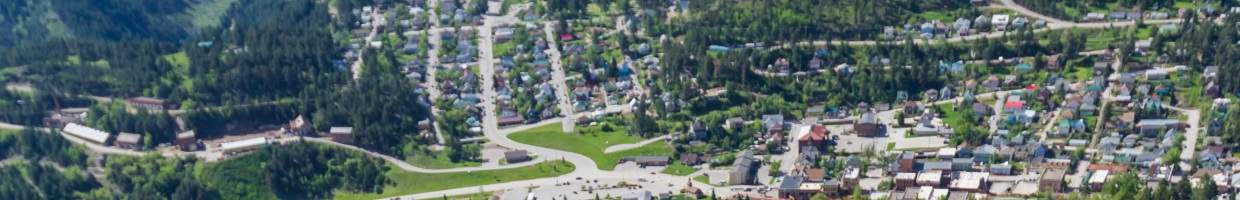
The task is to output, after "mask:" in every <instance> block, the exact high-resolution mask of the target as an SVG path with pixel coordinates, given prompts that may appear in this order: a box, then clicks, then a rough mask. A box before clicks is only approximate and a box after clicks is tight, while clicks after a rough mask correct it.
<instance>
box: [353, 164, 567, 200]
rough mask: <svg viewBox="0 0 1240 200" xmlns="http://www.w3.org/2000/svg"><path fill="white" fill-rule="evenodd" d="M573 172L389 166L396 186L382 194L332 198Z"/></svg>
mask: <svg viewBox="0 0 1240 200" xmlns="http://www.w3.org/2000/svg"><path fill="white" fill-rule="evenodd" d="M574 169H576V168H575V167H574V166H573V164H572V163H568V162H565V161H551V162H544V163H539V164H536V165H533V166H527V167H521V168H513V169H502V170H491V171H476V172H458V173H439V174H426V173H416V172H407V171H404V170H401V169H400V168H397V167H391V169H390V170H388V172H387V175H388V177H391V178H392V180H394V181H395V182H396V184H395V185H390V186H387V187H386V188H384V189H383V193H382V194H375V193H350V192H345V191H338V192H336V197H335V198H334V199H380V198H388V197H393V196H398V195H407V194H417V193H421V192H430V191H438V190H445V189H452V188H460V187H469V186H477V185H485V184H493V183H503V182H512V181H519V180H529V179H536V178H545V177H554V176H559V175H563V174H568V173H569V172H572V171H573V170H574Z"/></svg>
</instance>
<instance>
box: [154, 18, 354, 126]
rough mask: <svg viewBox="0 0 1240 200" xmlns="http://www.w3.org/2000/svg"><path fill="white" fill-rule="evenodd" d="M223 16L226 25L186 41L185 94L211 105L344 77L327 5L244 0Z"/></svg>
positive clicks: (265, 97) (326, 84) (287, 93)
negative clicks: (186, 79) (187, 62)
mask: <svg viewBox="0 0 1240 200" xmlns="http://www.w3.org/2000/svg"><path fill="white" fill-rule="evenodd" d="M225 19H229V20H228V21H226V22H224V23H223V24H222V25H221V26H222V27H229V28H226V29H224V28H221V29H218V30H217V32H205V33H203V34H202V35H203V36H201V37H195V38H193V39H191V41H194V42H193V43H187V44H185V47H184V50H185V52H186V53H187V55H188V57H189V60H190V62H189V69H188V77H190V82H191V85H192V87H189V89H187V90H185V91H184V93H185V95H186V97H187V98H186V99H192V100H194V101H196V102H200V103H203V104H209V105H216V104H223V103H237V104H240V103H248V102H255V101H269V100H275V99H278V98H282V97H292V96H297V95H299V94H301V92H303V91H304V90H305V89H307V88H308V87H311V86H315V88H317V89H327V88H330V86H332V85H338V84H341V83H344V81H345V80H347V77H348V76H347V74H348V73H346V70H347V67H346V66H344V65H343V63H340V64H336V62H334V61H336V60H339V59H340V49H342V48H341V47H340V46H338V44H336V43H335V41H333V37H332V34H331V30H330V28H331V16H329V15H328V13H327V6H325V5H321V4H318V3H315V1H309V0H300V1H258V0H242V1H239V2H237V3H236V4H233V7H232V9H230V11H229V12H228V13H227V14H226V16H225ZM173 96H174V97H175V96H176V95H173ZM174 99H175V98H174Z"/></svg>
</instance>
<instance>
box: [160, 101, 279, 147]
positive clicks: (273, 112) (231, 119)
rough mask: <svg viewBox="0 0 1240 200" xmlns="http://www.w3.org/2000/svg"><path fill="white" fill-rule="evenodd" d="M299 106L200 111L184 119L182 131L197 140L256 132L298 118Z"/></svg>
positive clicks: (249, 106)
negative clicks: (264, 126)
mask: <svg viewBox="0 0 1240 200" xmlns="http://www.w3.org/2000/svg"><path fill="white" fill-rule="evenodd" d="M298 105H299V104H297V103H295V102H276V103H270V104H259V105H246V106H232V107H225V108H216V109H202V110H195V111H192V112H188V113H186V114H185V115H183V116H182V117H183V119H184V120H185V126H186V127H185V129H186V130H194V133H195V134H197V135H198V137H199V138H216V137H220V136H224V135H228V134H237V133H238V132H246V131H252V130H256V129H257V128H258V126H261V125H267V124H282V123H287V122H289V121H290V120H292V119H293V118H296V117H297V113H298V108H297V106H298Z"/></svg>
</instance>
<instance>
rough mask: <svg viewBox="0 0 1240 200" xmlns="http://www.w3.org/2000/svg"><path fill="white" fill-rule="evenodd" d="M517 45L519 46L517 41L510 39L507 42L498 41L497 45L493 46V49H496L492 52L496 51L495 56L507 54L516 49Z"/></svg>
mask: <svg viewBox="0 0 1240 200" xmlns="http://www.w3.org/2000/svg"><path fill="white" fill-rule="evenodd" d="M516 47H517V41H516V40H509V41H507V42H502V43H496V44H495V47H493V48H492V49H491V50H492V51H494V52H492V53H494V54H495V56H506V55H509V54H510V53H512V50H513V49H515V48H516Z"/></svg>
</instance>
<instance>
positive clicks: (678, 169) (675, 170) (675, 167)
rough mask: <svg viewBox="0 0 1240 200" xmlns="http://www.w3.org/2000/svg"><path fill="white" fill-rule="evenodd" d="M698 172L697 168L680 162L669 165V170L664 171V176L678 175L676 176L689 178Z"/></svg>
mask: <svg viewBox="0 0 1240 200" xmlns="http://www.w3.org/2000/svg"><path fill="white" fill-rule="evenodd" d="M697 171H698V169H697V168H693V167H690V166H685V165H684V164H681V163H680V162H672V164H671V165H668V166H667V168H664V169H663V173H664V174H671V175H676V176H687V175H689V174H692V173H693V172H697Z"/></svg>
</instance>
